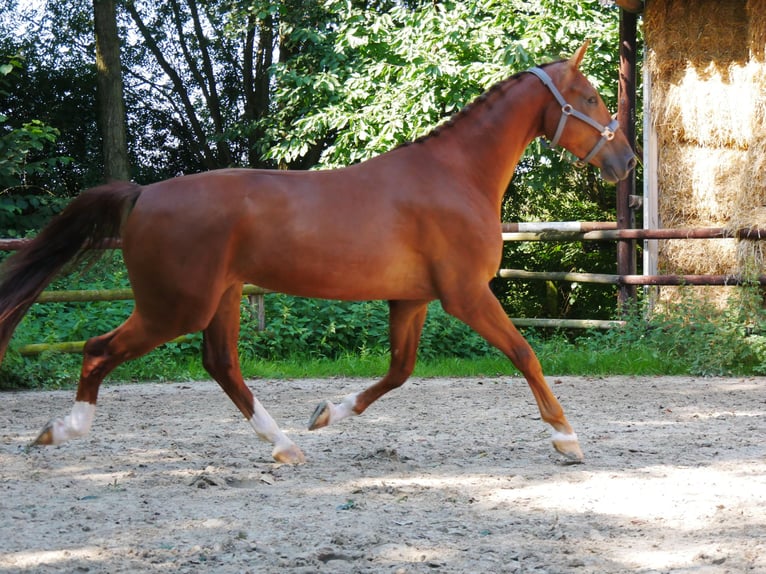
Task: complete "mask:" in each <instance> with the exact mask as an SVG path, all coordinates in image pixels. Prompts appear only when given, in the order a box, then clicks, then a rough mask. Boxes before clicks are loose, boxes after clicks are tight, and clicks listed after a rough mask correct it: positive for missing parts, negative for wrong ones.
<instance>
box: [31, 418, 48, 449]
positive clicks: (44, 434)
mask: <svg viewBox="0 0 766 574" xmlns="http://www.w3.org/2000/svg"><path fill="white" fill-rule="evenodd" d="M51 444H53V421H49V422H48V424H46V425H45V427H43V430H41V431H40V434H39V435H37V438H36V439H35V440H33V441H32V442H31V443H29V446H30V447H33V446H47V445H51Z"/></svg>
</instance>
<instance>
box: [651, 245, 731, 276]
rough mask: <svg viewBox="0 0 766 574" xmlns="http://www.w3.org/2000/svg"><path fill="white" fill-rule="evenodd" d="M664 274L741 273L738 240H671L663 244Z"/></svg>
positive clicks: (662, 266)
mask: <svg viewBox="0 0 766 574" xmlns="http://www.w3.org/2000/svg"><path fill="white" fill-rule="evenodd" d="M659 251H660V256H661V261H662V263H661V265H660V267H659V269H660V272H661V273H668V274H676V273H678V274H681V275H724V274H728V273H737V272H738V269H737V261H736V251H737V240H736V239H716V240H709V239H694V240H691V239H688V240H687V239H683V240H681V239H669V240H667V241H661V242H660V244H659Z"/></svg>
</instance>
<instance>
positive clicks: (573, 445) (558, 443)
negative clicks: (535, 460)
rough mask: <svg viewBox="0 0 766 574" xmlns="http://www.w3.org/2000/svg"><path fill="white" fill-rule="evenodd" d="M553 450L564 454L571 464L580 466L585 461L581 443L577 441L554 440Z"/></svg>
mask: <svg viewBox="0 0 766 574" xmlns="http://www.w3.org/2000/svg"><path fill="white" fill-rule="evenodd" d="M553 448H555V449H556V450H557V451H558V452H560V453H561V454H563V455H564V456H565V457H566V458H567V462H569V463H571V464H580V463H581V462H582V461H583V460H584V459H585V456H583V454H582V450H581V449H580V443H579V442H577V440H571V439H570V440H556V439H554V441H553Z"/></svg>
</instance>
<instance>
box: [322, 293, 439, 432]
mask: <svg viewBox="0 0 766 574" xmlns="http://www.w3.org/2000/svg"><path fill="white" fill-rule="evenodd" d="M388 306H389V313H390V314H389V338H390V340H391V364H390V366H389V368H388V372H387V373H386V376H385V377H383V378H382V379H381V380H380V381H378V382H377V383H375V384H374V385H372V386H371V387H369V388H368V389H366V390H364V391H362V392H361V393H354V394H351V395H348V396H347V397H346V398H344V399H343V401H342V402H341V403H340V404H338V405H334V404H333V403H331V402H330V401H322V402H321V403H320V404H319V406H317V408H316V409H315V410H314V414H313V415H312V416H311V420H310V421H309V429H311V430H315V429H318V428H322V427H325V426H327V425H329V424H332V423H335V422H337V421H339V420H342V419H344V418H346V417H348V416H351V415H360V414H362V413H363V412H364V411H365V409H366V408H367V407H369V406H370V405H371V404H372V403H374V402H375V401H376V400H378V399H379V398H380V397H382V396H383V395H384V394H386V393H387V392H389V391H391V390H393V389H395V388H397V387H400V386H401V385H402V384H403V383H404V381H406V380H407V378H408V377H409V376H410V375H411V374H412V370H413V369H414V368H415V360H416V359H417V353H418V344H419V343H420V334H421V332H422V331H423V323H424V322H425V319H426V313H427V311H428V302H427V301H389V302H388Z"/></svg>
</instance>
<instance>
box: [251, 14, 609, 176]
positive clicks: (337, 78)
mask: <svg viewBox="0 0 766 574" xmlns="http://www.w3.org/2000/svg"><path fill="white" fill-rule="evenodd" d="M324 7H325V9H326V12H327V15H328V19H327V20H325V21H324V22H322V24H321V25H319V26H316V24H315V23H311V24H309V23H306V24H307V26H306V27H305V28H299V27H296V28H293V29H291V31H290V33H291V36H292V37H293V38H296V39H300V40H301V41H302V42H303V45H304V50H303V51H302V52H301V53H300V54H299V55H297V56H295V57H293V58H291V59H288V60H286V61H284V62H282V63H281V64H280V65H279V66H278V67H276V69H275V78H276V82H277V92H276V95H275V103H276V109H275V113H274V114H273V115H272V116H271V117H270V118H268V120H267V123H268V134H269V138H268V139H267V140H264V142H263V150H264V153H265V154H266V155H267V157H269V158H271V159H274V160H276V161H279V162H283V163H287V164H290V163H293V162H295V161H296V160H297V159H298V158H300V157H301V156H305V155H306V154H308V153H309V152H310V150H312V148H314V147H315V146H317V145H318V146H320V148H321V150H322V153H321V158H320V161H319V165H321V166H323V167H337V166H343V165H349V164H351V163H356V162H358V161H361V160H364V159H367V158H369V157H371V156H374V155H377V154H379V153H382V152H385V151H388V150H389V149H391V148H392V147H395V146H396V145H398V144H400V143H402V142H405V141H409V140H412V139H414V138H416V137H418V136H421V135H424V134H425V133H427V132H428V131H430V129H432V128H433V127H434V126H435V125H437V124H438V123H439V122H440V121H441V120H442V119H443V118H445V117H448V116H450V115H452V114H453V113H455V112H457V111H458V110H459V109H460V108H462V107H463V106H464V105H466V104H468V103H469V102H470V101H471V100H473V99H474V98H475V97H476V96H478V95H479V94H481V93H482V92H483V91H484V90H486V89H487V88H489V87H490V86H491V85H492V84H493V83H495V82H497V81H499V80H501V79H504V78H505V77H507V76H509V75H510V74H511V73H513V72H518V71H521V70H523V69H525V68H527V67H529V66H530V65H532V64H533V63H536V62H542V61H546V60H551V59H557V58H558V57H560V55H562V54H567V55H568V54H571V53H573V52H574V50H575V49H576V48H577V47H578V46H579V45H580V44H581V43H582V41H583V40H584V39H585V38H586V37H588V38H591V39H594V40H595V48H594V49H593V50H592V52H591V57H590V62H589V63H588V64H587V65H586V70H587V71H597V76H598V79H599V81H598V82H597V83H599V84H603V85H608V84H607V82H606V81H604V80H606V79H607V78H609V76H610V75H613V73H614V71H613V70H611V68H612V67H613V66H611V65H610V64H611V60H612V58H613V56H612V53H613V51H614V50H613V48H611V47H610V48H609V49H606V50H605V49H604V47H605V46H610V43H612V42H614V41H615V39H616V37H617V36H616V23H617V21H616V12H614V11H612V12H611V13H609V11H608V10H607V9H605V8H604V7H602V6H601V5H600V4H599V3H598V2H577V3H569V2H556V1H554V0H538V1H536V2H521V1H507V0H503V1H500V0H471V1H467V2H437V3H420V4H419V5H418V6H417V7H416V8H411V7H408V6H407V5H406V4H398V3H394V4H393V5H392V6H391V7H390V8H388V9H380V7H379V6H377V3H370V4H368V5H367V4H365V5H359V4H358V3H352V2H347V1H345V0H326V1H325V2H324ZM329 15H332V16H331V18H332V19H329V18H330V16H329ZM611 46H616V43H613V44H611ZM610 80H611V78H610ZM604 91H605V96H606V97H607V99H608V100H613V99H614V90H613V89H606V90H604Z"/></svg>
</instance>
